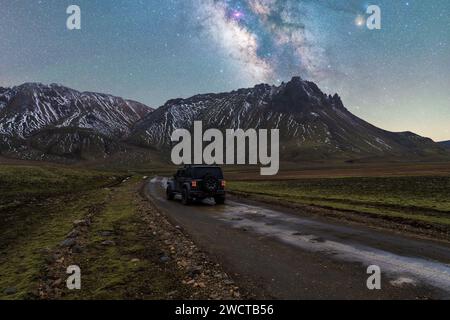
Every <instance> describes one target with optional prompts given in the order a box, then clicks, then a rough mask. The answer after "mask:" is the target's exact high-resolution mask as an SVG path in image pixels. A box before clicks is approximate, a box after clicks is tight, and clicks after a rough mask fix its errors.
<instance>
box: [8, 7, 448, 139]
mask: <svg viewBox="0 0 450 320" xmlns="http://www.w3.org/2000/svg"><path fill="white" fill-rule="evenodd" d="M0 2H1V3H0V7H1V13H2V14H1V19H0V86H4V87H10V86H14V85H18V84H22V83H24V82H42V83H59V84H63V85H65V86H68V87H72V88H74V89H78V90H82V91H98V92H105V93H111V94H114V95H118V96H123V97H126V98H130V99H134V100H137V101H140V102H143V103H146V104H148V105H150V106H153V107H158V106H160V105H162V104H163V103H164V102H165V101H166V100H168V99H171V98H177V97H189V96H191V95H194V94H198V93H209V92H223V91H230V90H233V89H237V88H241V87H251V86H254V85H255V84H258V83H263V82H264V83H269V84H279V83H281V82H282V81H287V80H289V79H290V78H291V77H292V76H295V75H300V76H301V77H302V78H304V79H308V80H311V81H314V82H316V83H317V84H318V85H319V86H320V88H321V89H322V90H323V91H325V92H326V93H331V94H332V93H335V92H337V93H339V94H340V95H341V96H342V98H343V101H344V104H345V105H346V106H347V108H348V109H349V110H350V111H352V112H353V113H355V114H356V115H358V116H360V117H362V118H363V119H365V120H367V121H369V122H371V123H373V124H375V125H377V126H379V127H381V128H384V129H387V130H392V131H406V130H409V131H413V132H416V133H418V134H421V135H424V136H427V137H431V138H433V139H435V140H437V141H439V140H449V139H450V125H449V124H450V44H449V42H450V1H448V0H426V1H424V0H133V1H130V0H108V1H104V0H70V1H66V0H0ZM71 4H76V5H79V6H80V8H81V14H82V29H81V30H74V31H69V30H68V29H67V28H66V19H67V17H68V15H67V14H66V8H67V7H68V6H69V5H71ZM369 5H378V6H379V7H380V8H381V13H382V29H381V30H369V29H368V28H367V27H366V26H365V24H364V23H361V21H364V19H365V18H366V17H367V16H368V15H367V14H366V13H365V11H366V8H367V7H368V6H369Z"/></svg>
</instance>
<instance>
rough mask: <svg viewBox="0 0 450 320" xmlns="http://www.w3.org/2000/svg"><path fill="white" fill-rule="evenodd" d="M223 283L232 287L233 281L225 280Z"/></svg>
mask: <svg viewBox="0 0 450 320" xmlns="http://www.w3.org/2000/svg"><path fill="white" fill-rule="evenodd" d="M223 283H225V284H226V285H233V284H234V281H233V280H225V281H224V282H223Z"/></svg>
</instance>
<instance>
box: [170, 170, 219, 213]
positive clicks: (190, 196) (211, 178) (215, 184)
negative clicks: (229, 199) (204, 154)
mask: <svg viewBox="0 0 450 320" xmlns="http://www.w3.org/2000/svg"><path fill="white" fill-rule="evenodd" d="M176 194H181V197H182V202H183V204H184V205H189V204H190V203H191V202H192V201H194V200H203V199H206V198H214V200H215V201H216V204H224V203H225V180H224V178H223V172H222V169H221V168H220V167H217V166H197V165H196V166H185V167H184V168H182V169H180V170H178V171H177V173H176V174H175V175H174V177H173V179H170V180H169V181H168V182H167V199H168V200H173V199H174V198H175V195H176Z"/></svg>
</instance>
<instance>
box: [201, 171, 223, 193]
mask: <svg viewBox="0 0 450 320" xmlns="http://www.w3.org/2000/svg"><path fill="white" fill-rule="evenodd" d="M202 188H203V191H205V192H207V193H215V192H216V191H217V190H218V189H219V179H217V178H216V177H214V176H212V175H210V174H207V175H205V177H204V178H203V186H202Z"/></svg>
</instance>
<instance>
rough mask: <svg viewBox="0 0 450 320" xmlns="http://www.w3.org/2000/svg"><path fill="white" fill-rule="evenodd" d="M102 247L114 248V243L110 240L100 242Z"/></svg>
mask: <svg viewBox="0 0 450 320" xmlns="http://www.w3.org/2000/svg"><path fill="white" fill-rule="evenodd" d="M102 245H104V246H115V245H116V243H115V242H114V241H112V240H106V241H103V242H102Z"/></svg>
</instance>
